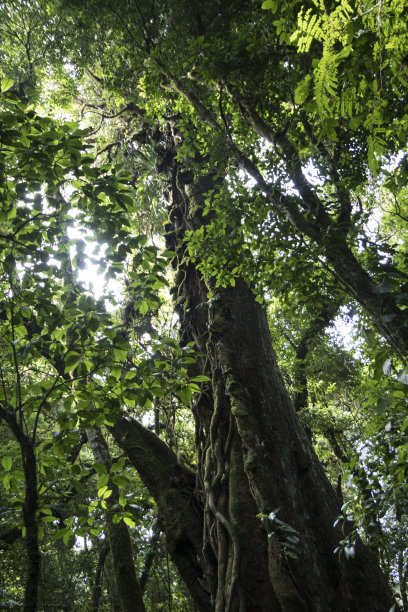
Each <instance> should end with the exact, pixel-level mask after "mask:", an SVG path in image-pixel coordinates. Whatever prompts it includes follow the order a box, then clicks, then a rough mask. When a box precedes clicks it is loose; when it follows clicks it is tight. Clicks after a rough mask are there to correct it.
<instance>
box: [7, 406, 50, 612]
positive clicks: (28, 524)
mask: <svg viewBox="0 0 408 612" xmlns="http://www.w3.org/2000/svg"><path fill="white" fill-rule="evenodd" d="M0 417H1V418H2V419H4V421H5V422H6V423H7V425H8V426H9V428H10V430H11V431H12V432H13V434H14V437H15V438H16V440H17V442H18V444H19V445H20V450H21V457H22V466H23V472H24V485H25V495H24V503H23V521H24V527H25V547H26V551H27V562H28V563H27V577H26V583H25V589H24V603H23V610H24V612H35V611H36V610H37V601H38V586H39V580H40V571H41V554H40V547H39V542H38V525H37V516H36V513H37V509H38V490H37V461H36V457H35V450H34V443H33V441H32V440H31V439H30V438H29V437H28V436H27V435H26V434H25V433H24V431H23V430H22V428H21V427H20V424H19V423H18V421H17V419H16V417H15V415H14V414H13V413H11V412H9V411H7V410H6V409H5V408H3V407H2V406H0Z"/></svg>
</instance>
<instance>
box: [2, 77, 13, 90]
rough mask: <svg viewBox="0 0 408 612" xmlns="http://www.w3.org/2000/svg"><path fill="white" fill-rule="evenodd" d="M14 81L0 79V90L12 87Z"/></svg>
mask: <svg viewBox="0 0 408 612" xmlns="http://www.w3.org/2000/svg"><path fill="white" fill-rule="evenodd" d="M13 85H14V81H13V79H7V78H5V79H1V91H2V92H5V91H8V90H9V89H10V88H11V87H13Z"/></svg>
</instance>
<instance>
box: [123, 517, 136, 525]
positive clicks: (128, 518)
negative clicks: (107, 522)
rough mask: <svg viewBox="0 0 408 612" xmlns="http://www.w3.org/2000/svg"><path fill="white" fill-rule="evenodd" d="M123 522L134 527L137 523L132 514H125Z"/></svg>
mask: <svg viewBox="0 0 408 612" xmlns="http://www.w3.org/2000/svg"><path fill="white" fill-rule="evenodd" d="M123 522H124V523H126V525H127V526H128V527H134V526H135V525H136V522H135V521H134V520H133V519H131V518H130V516H124V517H123Z"/></svg>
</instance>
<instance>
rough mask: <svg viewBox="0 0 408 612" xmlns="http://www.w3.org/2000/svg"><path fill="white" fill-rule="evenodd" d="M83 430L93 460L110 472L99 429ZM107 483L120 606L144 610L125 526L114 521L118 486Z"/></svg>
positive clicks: (131, 610)
mask: <svg viewBox="0 0 408 612" xmlns="http://www.w3.org/2000/svg"><path fill="white" fill-rule="evenodd" d="M86 433H87V436H88V441H89V445H90V447H91V449H92V452H93V455H94V457H95V460H96V461H97V462H99V463H102V464H103V465H104V466H105V467H106V469H107V470H108V472H109V470H110V467H111V458H110V453H109V448H108V445H107V443H106V441H105V439H104V437H103V435H102V433H101V431H100V429H99V428H97V427H94V428H92V429H87V432H86ZM108 487H109V489H110V490H111V491H112V494H111V495H110V496H109V497H108V498H107V499H106V500H105V502H106V505H107V510H106V512H105V520H106V529H107V532H108V538H109V546H110V549H111V552H112V560H113V567H114V571H115V577H116V585H117V589H118V592H119V597H120V601H121V604H122V610H123V612H144V611H145V606H144V603H143V597H142V591H141V588H140V584H139V581H138V579H137V576H136V571H135V564H134V561H133V554H132V544H131V541H130V536H129V531H128V528H127V526H126V525H125V523H124V522H123V521H119V523H115V522H114V521H113V514H114V506H115V505H116V504H118V502H119V488H118V486H117V485H116V484H115V483H114V482H112V481H111V480H109V483H108Z"/></svg>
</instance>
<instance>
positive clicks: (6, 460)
mask: <svg viewBox="0 0 408 612" xmlns="http://www.w3.org/2000/svg"><path fill="white" fill-rule="evenodd" d="M1 463H2V466H3V467H4V469H5V470H6V471H7V472H8V471H10V470H11V468H12V466H13V460H12V458H11V457H2V458H1Z"/></svg>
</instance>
